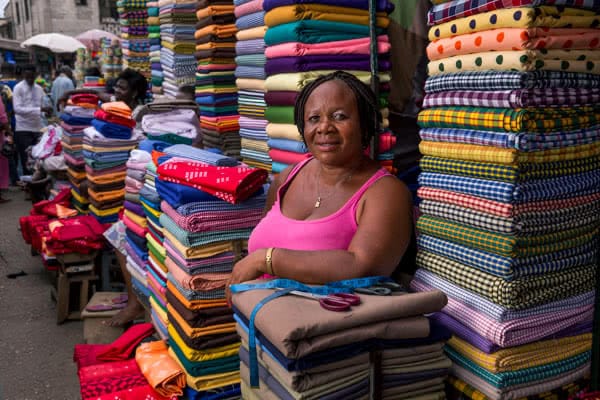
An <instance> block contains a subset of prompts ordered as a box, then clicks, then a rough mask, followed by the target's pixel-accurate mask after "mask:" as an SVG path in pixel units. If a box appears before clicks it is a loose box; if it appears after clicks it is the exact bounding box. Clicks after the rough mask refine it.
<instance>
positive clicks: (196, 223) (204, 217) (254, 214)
mask: <svg viewBox="0 0 600 400" xmlns="http://www.w3.org/2000/svg"><path fill="white" fill-rule="evenodd" d="M160 208H161V210H162V211H163V212H164V213H165V214H167V215H168V216H169V217H171V219H172V220H173V221H175V223H176V224H177V225H179V227H181V228H182V229H184V230H186V231H188V232H207V231H223V230H231V229H243V228H252V227H254V226H256V225H257V224H258V222H259V221H260V219H261V218H262V213H263V212H262V210H261V209H258V208H257V209H251V210H234V211H222V210H221V211H218V212H209V211H207V212H204V211H203V212H198V213H194V214H191V215H188V216H183V215H181V214H179V213H178V212H177V211H176V210H175V209H174V208H173V207H171V206H170V205H169V203H167V202H166V201H163V202H162V203H161V204H160Z"/></svg>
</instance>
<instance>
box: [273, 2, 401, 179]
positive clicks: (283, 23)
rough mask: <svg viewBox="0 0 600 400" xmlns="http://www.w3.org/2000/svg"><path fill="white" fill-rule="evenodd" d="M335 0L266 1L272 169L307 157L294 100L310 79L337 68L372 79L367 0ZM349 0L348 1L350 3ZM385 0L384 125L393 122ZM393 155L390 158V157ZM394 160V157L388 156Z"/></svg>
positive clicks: (381, 5)
mask: <svg viewBox="0 0 600 400" xmlns="http://www.w3.org/2000/svg"><path fill="white" fill-rule="evenodd" d="M337 4H339V3H338V2H336V1H334V0H319V1H316V2H313V3H310V4H304V2H300V1H298V2H296V1H290V0H264V3H263V7H264V9H265V10H266V14H265V17H264V21H265V24H266V25H267V26H268V29H267V33H266V34H265V39H264V40H265V43H266V45H267V49H266V51H265V54H266V57H267V61H266V65H265V72H266V76H267V79H266V81H265V88H266V91H267V94H266V102H267V109H266V111H265V116H266V119H267V120H268V121H269V124H268V125H267V135H268V137H269V143H268V144H269V148H270V150H269V156H270V157H271V159H272V171H273V172H274V173H278V172H280V171H281V170H283V169H284V168H285V167H286V166H288V165H290V164H295V163H297V162H300V161H302V160H303V159H305V158H307V157H308V156H309V154H307V148H306V146H305V144H304V142H303V140H302V138H301V136H300V134H299V132H298V129H297V128H296V126H295V125H294V103H295V101H296V97H297V95H298V92H299V91H300V90H301V89H302V88H303V87H304V86H305V85H306V84H307V83H308V82H310V81H311V80H313V79H315V78H316V77H318V76H319V75H323V74H326V73H329V72H333V71H335V70H346V71H348V72H350V73H352V74H354V75H356V76H357V77H359V78H360V79H361V80H362V81H363V82H365V83H367V84H368V83H370V77H371V74H370V47H369V46H370V45H369V12H368V3H367V2H366V1H363V0H357V1H352V2H349V3H344V4H345V6H343V7H341V6H338V5H337ZM346 4H347V5H346ZM391 9H392V6H391V3H388V2H387V1H386V0H381V1H378V2H377V29H378V50H379V73H378V75H379V79H380V82H381V87H380V92H381V104H382V106H383V110H382V111H383V114H384V126H387V125H388V120H387V109H386V108H384V107H385V104H386V102H387V100H386V97H387V94H386V93H387V92H388V91H389V79H390V76H389V73H388V71H389V70H390V62H389V51H390V44H389V40H388V36H387V34H386V33H385V30H386V28H387V26H388V24H389V18H388V16H387V12H388V11H390V10H391ZM388 158H389V157H388ZM387 163H388V164H390V160H387Z"/></svg>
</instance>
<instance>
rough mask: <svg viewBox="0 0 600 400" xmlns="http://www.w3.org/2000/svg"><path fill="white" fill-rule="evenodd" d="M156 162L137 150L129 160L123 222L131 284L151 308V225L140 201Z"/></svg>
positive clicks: (144, 152)
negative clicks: (149, 164) (149, 253)
mask: <svg viewBox="0 0 600 400" xmlns="http://www.w3.org/2000/svg"><path fill="white" fill-rule="evenodd" d="M151 162H152V156H151V155H150V153H148V152H147V151H144V150H139V149H135V150H132V151H131V154H130V156H129V159H128V160H127V164H126V167H127V170H126V176H125V201H124V204H123V206H124V211H123V213H122V214H121V217H120V218H121V221H123V224H124V225H125V239H126V243H125V250H126V251H127V270H128V271H129V272H130V273H131V283H132V285H133V287H135V288H136V294H137V295H138V298H139V300H140V301H141V302H142V303H143V304H144V305H146V306H147V307H150V300H149V298H150V293H151V289H150V287H149V283H148V281H149V280H150V279H149V278H148V277H147V269H148V268H147V267H148V262H149V261H148V244H147V239H146V236H147V234H148V222H147V220H146V213H145V211H144V207H143V205H142V202H141V199H140V191H141V189H142V187H143V186H144V181H145V178H146V168H147V165H148V163H151Z"/></svg>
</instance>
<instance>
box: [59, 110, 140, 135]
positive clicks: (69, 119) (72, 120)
mask: <svg viewBox="0 0 600 400" xmlns="http://www.w3.org/2000/svg"><path fill="white" fill-rule="evenodd" d="M60 119H62V120H63V121H64V122H65V123H67V124H69V125H73V126H82V125H90V124H91V123H92V120H93V118H85V117H75V116H73V115H71V114H68V113H61V114H60ZM127 139H129V138H127Z"/></svg>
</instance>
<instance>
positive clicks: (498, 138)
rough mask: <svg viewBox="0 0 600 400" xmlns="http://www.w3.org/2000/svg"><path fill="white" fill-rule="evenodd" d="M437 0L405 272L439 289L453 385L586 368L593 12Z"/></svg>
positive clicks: (596, 84) (484, 385)
mask: <svg viewBox="0 0 600 400" xmlns="http://www.w3.org/2000/svg"><path fill="white" fill-rule="evenodd" d="M438 3H441V4H439V5H436V6H434V8H433V9H432V10H431V12H430V14H429V21H430V23H431V24H432V25H434V26H432V27H431V30H430V39H431V40H432V43H431V44H430V45H429V47H428V50H427V52H428V55H429V58H430V60H431V61H430V64H429V74H430V77H429V79H428V80H427V82H426V87H425V90H426V96H425V99H424V108H425V109H424V110H423V111H422V112H421V114H420V115H419V123H420V126H421V127H422V130H421V138H422V139H423V141H422V142H421V145H420V150H421V152H422V153H423V155H424V157H423V158H422V160H421V164H420V165H421V169H422V171H423V173H422V174H421V176H420V178H419V183H420V185H421V188H420V189H419V191H418V195H419V197H420V199H421V202H420V211H421V212H422V214H423V215H422V216H421V217H420V218H419V220H418V223H417V228H418V230H419V238H418V246H419V253H418V255H417V264H418V266H419V267H420V269H419V270H418V271H417V273H416V276H415V279H414V280H413V283H412V286H413V288H414V289H417V290H428V289H430V288H433V287H435V288H439V289H442V290H444V291H445V292H446V293H447V295H448V297H449V301H448V306H447V307H446V308H445V309H444V310H443V311H442V313H440V314H439V315H437V316H436V317H435V318H437V319H438V320H439V321H440V322H442V323H444V324H445V325H447V326H448V327H450V329H451V330H452V331H453V332H454V334H455V337H454V338H453V339H452V340H451V341H450V342H449V345H448V346H447V349H446V351H447V353H448V355H449V356H450V358H451V359H452V360H453V362H454V365H453V367H452V374H453V376H454V378H453V379H452V381H451V383H452V385H453V386H454V387H455V388H456V389H457V390H459V391H461V392H463V393H464V396H466V397H468V398H481V397H479V396H480V395H481V394H483V395H485V396H487V398H490V399H502V398H521V397H526V396H535V395H539V394H541V393H546V392H548V391H551V390H555V389H556V390H563V389H564V388H563V389H561V387H562V386H563V385H568V384H572V383H573V382H576V381H578V380H579V379H581V378H583V377H584V376H586V374H588V373H589V369H590V358H591V351H590V349H591V335H590V332H591V322H592V318H593V316H592V314H593V309H594V305H593V301H594V300H593V299H594V293H595V292H594V284H595V281H596V279H595V274H596V273H597V272H596V260H597V256H598V255H597V252H598V247H597V244H595V243H594V240H595V239H594V238H595V237H597V235H598V228H599V227H600V217H599V215H598V212H597V210H598V205H599V204H600V189H599V188H600V186H599V184H600V175H599V174H598V173H597V171H598V166H599V165H600V164H599V163H600V156H599V155H600V136H599V134H598V126H600V107H598V100H599V99H600V97H599V96H600V75H598V73H599V72H600V70H599V69H598V62H597V61H596V60H598V57H600V51H598V50H597V47H598V43H599V41H600V39H599V36H598V33H599V31H598V29H597V28H598V25H599V22H600V16H599V15H598V14H597V13H596V12H595V11H591V10H584V9H574V8H565V7H550V6H535V5H536V4H538V3H539V2H534V1H524V2H523V1H522V2H518V3H519V4H520V6H519V7H515V8H503V6H502V5H503V4H505V3H506V2H493V4H492V3H491V2H489V3H488V6H487V7H488V8H486V9H485V12H482V9H478V8H473V6H472V4H471V5H469V4H470V3H471V2H465V1H451V2H441V1H438ZM467 3H468V4H467ZM548 3H549V2H548ZM567 3H568V4H577V5H581V6H588V7H592V3H595V4H596V10H597V2H567Z"/></svg>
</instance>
